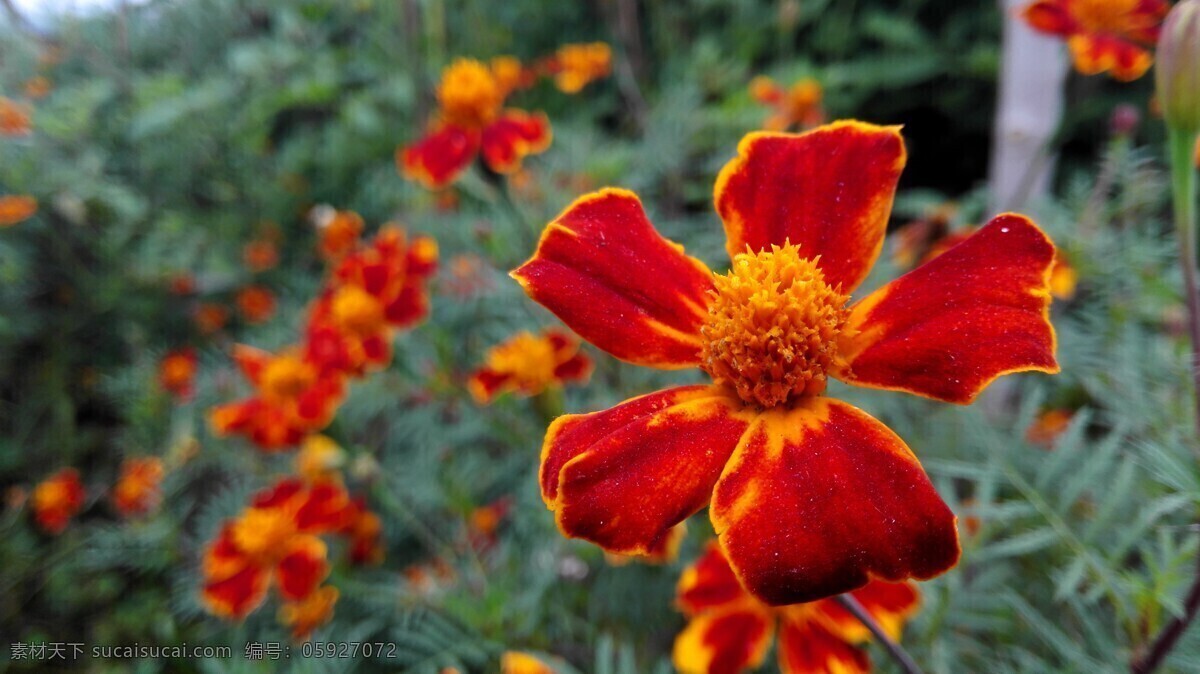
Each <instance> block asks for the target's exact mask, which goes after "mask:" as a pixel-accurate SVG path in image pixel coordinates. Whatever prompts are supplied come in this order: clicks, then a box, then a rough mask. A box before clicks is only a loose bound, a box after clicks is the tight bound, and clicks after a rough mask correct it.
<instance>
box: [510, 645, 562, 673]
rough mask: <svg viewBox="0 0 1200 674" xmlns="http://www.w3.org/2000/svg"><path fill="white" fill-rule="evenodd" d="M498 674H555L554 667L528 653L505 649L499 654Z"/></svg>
mask: <svg viewBox="0 0 1200 674" xmlns="http://www.w3.org/2000/svg"><path fill="white" fill-rule="evenodd" d="M500 674H555V672H554V669H553V668H552V667H550V665H547V664H546V663H544V662H542V661H541V660H538V659H537V658H535V657H533V656H532V655H530V654H528V653H522V652H520V651H507V652H505V653H504V655H502V656H500Z"/></svg>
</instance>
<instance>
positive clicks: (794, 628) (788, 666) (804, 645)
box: [779, 620, 871, 674]
mask: <svg viewBox="0 0 1200 674" xmlns="http://www.w3.org/2000/svg"><path fill="white" fill-rule="evenodd" d="M779 671H780V672H781V674H817V673H818V672H837V674H867V672H870V671H871V660H870V658H868V657H867V653H866V651H864V650H862V649H860V648H856V647H855V646H852V645H850V644H848V643H846V642H845V641H843V640H842V639H840V638H839V637H838V636H837V635H836V634H834V633H832V632H830V631H829V630H827V629H825V627H824V626H822V625H821V624H820V623H819V622H815V621H811V620H800V621H792V620H784V621H783V626H782V628H781V629H780V630H779Z"/></svg>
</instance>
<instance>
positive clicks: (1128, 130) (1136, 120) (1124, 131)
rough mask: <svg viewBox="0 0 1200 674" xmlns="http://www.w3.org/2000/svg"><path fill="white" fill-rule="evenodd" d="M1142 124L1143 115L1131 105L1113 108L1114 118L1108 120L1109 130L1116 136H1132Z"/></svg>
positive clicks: (1124, 104) (1123, 104) (1125, 104)
mask: <svg viewBox="0 0 1200 674" xmlns="http://www.w3.org/2000/svg"><path fill="white" fill-rule="evenodd" d="M1141 122H1142V113H1140V112H1138V109H1137V107H1135V106H1133V105H1130V104H1129V103H1122V104H1120V105H1118V106H1117V107H1115V108H1113V111H1112V116H1111V117H1109V118H1108V129H1109V131H1110V132H1111V133H1112V135H1114V136H1119V137H1124V136H1132V135H1133V134H1134V132H1135V131H1137V128H1138V124H1140V123H1141Z"/></svg>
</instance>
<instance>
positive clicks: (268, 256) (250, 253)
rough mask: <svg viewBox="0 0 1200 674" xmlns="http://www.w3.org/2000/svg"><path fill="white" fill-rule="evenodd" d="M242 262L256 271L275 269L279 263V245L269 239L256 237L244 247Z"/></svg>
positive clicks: (247, 267)
mask: <svg viewBox="0 0 1200 674" xmlns="http://www.w3.org/2000/svg"><path fill="white" fill-rule="evenodd" d="M242 262H243V264H245V265H246V269H249V270H250V271H252V272H254V273H258V272H264V271H267V270H268V269H274V268H275V266H276V265H278V264H279V247H278V246H276V245H275V242H274V241H271V240H269V239H255V240H254V241H251V242H250V243H247V244H246V245H245V246H243V247H242Z"/></svg>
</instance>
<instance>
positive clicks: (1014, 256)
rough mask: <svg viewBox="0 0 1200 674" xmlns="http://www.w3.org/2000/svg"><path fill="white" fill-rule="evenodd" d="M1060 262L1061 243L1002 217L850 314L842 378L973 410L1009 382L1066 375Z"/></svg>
mask: <svg viewBox="0 0 1200 674" xmlns="http://www.w3.org/2000/svg"><path fill="white" fill-rule="evenodd" d="M1053 263H1054V244H1052V243H1051V242H1050V239H1048V238H1046V235H1045V234H1043V233H1042V231H1041V230H1040V229H1038V228H1037V226H1036V225H1034V224H1033V223H1032V222H1030V221H1029V219H1028V218H1025V217H1023V216H1020V215H1001V216H999V217H997V218H995V219H994V220H992V221H991V222H990V223H988V225H987V226H986V227H984V228H982V229H980V230H979V231H978V232H976V233H975V234H974V235H972V236H971V237H969V238H968V239H967V240H966V241H964V242H963V243H961V244H959V245H957V246H955V247H954V248H951V249H950V250H949V251H947V252H945V253H943V254H942V255H939V256H938V257H936V258H934V259H932V260H930V261H929V262H927V263H926V264H924V265H922V266H920V267H918V268H917V269H914V270H913V271H911V272H909V273H907V274H905V275H904V276H901V277H900V278H898V279H896V280H895V281H892V282H891V283H889V284H888V285H886V286H884V287H883V288H880V289H879V290H877V291H875V292H874V293H872V294H870V295H868V296H867V297H866V298H864V299H863V300H862V301H860V302H858V303H857V304H855V305H854V306H853V307H851V313H850V320H849V327H848V329H847V332H846V333H844V334H849V335H851V337H849V338H848V339H847V340H846V341H845V343H843V344H842V347H841V357H842V358H843V359H844V362H845V363H846V365H845V367H844V368H843V369H842V371H840V372H837V373H835V374H836V376H837V377H838V378H839V379H841V380H842V381H845V382H847V383H850V384H855V385H858V386H867V387H871V388H885V389H892V390H899V391H908V392H910V393H915V394H917V395H922V396H926V397H929V398H936V399H938V400H945V401H947V402H953V403H962V404H966V403H970V402H971V401H972V400H974V399H975V396H977V395H978V394H979V392H980V391H982V390H983V389H984V388H985V387H986V386H987V385H988V384H989V383H991V381H992V380H993V379H995V378H996V377H999V376H1000V375H1004V374H1008V373H1011V372H1023V371H1028V370H1036V371H1040V372H1058V369H1059V368H1058V363H1057V361H1056V360H1055V357H1054V351H1055V337H1054V327H1053V326H1052V325H1051V324H1050V290H1049V274H1050V267H1051V265H1052V264H1053Z"/></svg>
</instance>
